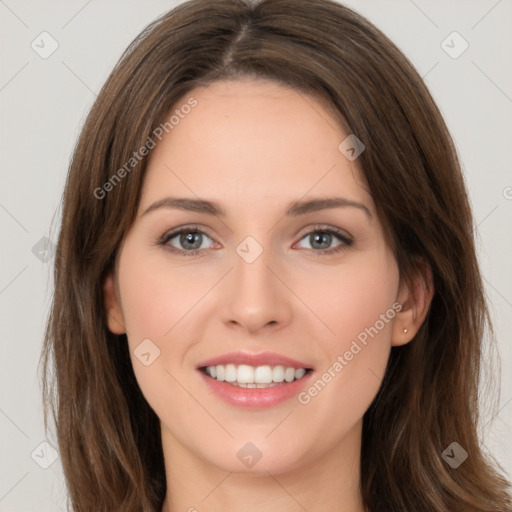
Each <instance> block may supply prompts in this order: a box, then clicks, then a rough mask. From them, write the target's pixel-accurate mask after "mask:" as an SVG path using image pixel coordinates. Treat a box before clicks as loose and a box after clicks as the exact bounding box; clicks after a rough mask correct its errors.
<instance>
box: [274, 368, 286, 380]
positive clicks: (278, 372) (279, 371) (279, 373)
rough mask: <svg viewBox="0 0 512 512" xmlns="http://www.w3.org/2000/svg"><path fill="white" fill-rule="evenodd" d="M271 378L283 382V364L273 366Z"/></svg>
mask: <svg viewBox="0 0 512 512" xmlns="http://www.w3.org/2000/svg"><path fill="white" fill-rule="evenodd" d="M272 380H273V381H274V382H283V380H284V366H274V368H273V370H272Z"/></svg>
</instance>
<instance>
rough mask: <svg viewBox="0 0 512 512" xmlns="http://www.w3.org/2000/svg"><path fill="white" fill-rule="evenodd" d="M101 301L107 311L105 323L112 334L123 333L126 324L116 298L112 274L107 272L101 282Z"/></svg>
mask: <svg viewBox="0 0 512 512" xmlns="http://www.w3.org/2000/svg"><path fill="white" fill-rule="evenodd" d="M103 302H104V305H105V311H106V313H107V325H108V328H109V330H110V331H111V332H112V333H114V334H124V333H125V332H126V326H125V323H124V317H123V311H122V309H121V304H120V302H119V299H118V298H117V293H116V286H115V282H114V276H113V275H112V274H109V275H108V276H107V278H106V279H105V282H104V283H103Z"/></svg>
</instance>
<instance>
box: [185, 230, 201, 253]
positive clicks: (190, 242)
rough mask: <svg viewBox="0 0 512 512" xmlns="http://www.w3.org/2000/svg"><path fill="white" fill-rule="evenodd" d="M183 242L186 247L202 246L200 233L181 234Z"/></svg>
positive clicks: (196, 247) (195, 247)
mask: <svg viewBox="0 0 512 512" xmlns="http://www.w3.org/2000/svg"><path fill="white" fill-rule="evenodd" d="M181 244H182V246H183V247H185V248H186V249H198V248H199V247H201V235H200V233H186V234H184V235H181Z"/></svg>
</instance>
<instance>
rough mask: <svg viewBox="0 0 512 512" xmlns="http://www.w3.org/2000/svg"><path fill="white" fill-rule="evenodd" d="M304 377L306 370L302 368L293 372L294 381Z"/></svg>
mask: <svg viewBox="0 0 512 512" xmlns="http://www.w3.org/2000/svg"><path fill="white" fill-rule="evenodd" d="M304 375H306V370H305V369H304V368H299V369H298V370H295V378H296V379H302V377H304Z"/></svg>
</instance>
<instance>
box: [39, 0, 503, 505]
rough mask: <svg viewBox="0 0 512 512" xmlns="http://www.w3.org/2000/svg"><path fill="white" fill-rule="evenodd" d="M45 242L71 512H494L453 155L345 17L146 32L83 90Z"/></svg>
mask: <svg viewBox="0 0 512 512" xmlns="http://www.w3.org/2000/svg"><path fill="white" fill-rule="evenodd" d="M62 219H63V220H62V227H61V232H60V237H59V242H58V249H57V255H56V266H55V295H54V301H53V307H52V311H51V315H50V318H49V322H48V328H47V335H46V340H45V347H44V353H43V363H44V369H45V374H46V375H47V377H46V378H45V382H44V386H45V387H44V400H45V403H46V404H47V407H48V410H50V408H51V409H52V410H53V412H54V416H55V421H56V428H57V437H58V443H59V448H60V455H61V460H62V465H63V468H64V473H65V476H66V481H67V486H68V490H69V496H70V501H71V506H72V508H73V510H75V511H92V510H94V511H100V510H102V511H103V510H104V511H113V510H123V511H132V510H133V511H135V510H137V511H139V510H144V511H162V512H171V511H172V512H174V511H178V510H190V511H193V510H200V511H202V510H223V511H230V510H240V509H244V510H246V511H250V510H280V511H292V510H293V511H295V510H311V511H313V510H314V511H331V512H332V511H335V510H340V511H341V510H343V511H345V512H362V511H371V512H377V511H383V512H384V511H386V512H389V511H404V510H408V511H409V510H415V511H425V512H427V511H429V512H430V511H433V510H436V511H464V512H467V511H503V510H511V503H510V498H509V495H508V483H507V482H506V480H505V479H504V478H503V477H502V476H501V475H500V473H499V472H498V471H497V469H495V468H494V467H493V464H492V462H491V461H490V460H488V459H486V458H485V457H484V455H483V453H482V451H481V448H480V442H479V439H478V437H477V432H476V427H475V421H476V418H477V393H478V390H477V381H478V375H479V368H480V347H481V340H482V333H483V329H484V326H485V324H486V321H487V310H486V305H485V301H484V297H483V288H482V281H481V276H480V273H479V269H478V265H477V260H476V256H475V248H474V243H473V221H472V217H471V212H470V208H469V204H468V199H467V195H466V191H465V187H464V182H463V178H462V175H461V170H460V165H459V162H458V160H457V155H456V152H455V150H454V147H453V144H452V141H451V138H450V135H449V133H448V130H447V128H446V126H445V124H444V121H443V119H442V117H441V115H440V113H439V111H438V109H437V107H436V105H435V104H434V102H433V100H432V98H431V96H430V94H429V93H428V91H427V89H426V88H425V86H424V84H423V82H422V80H421V78H420V77H419V76H418V74H417V72H416V71H415V70H414V69H413V67H412V66H411V64H410V63H409V62H408V61H407V59H406V58H405V57H404V56H403V55H402V54H401V53H400V51H399V50H398V49H397V48H396V47H395V46H394V45H393V43H391V42H390V41H389V40H388V39H387V38H386V37H385V36H384V35H383V34H382V33H381V32H380V31H378V30H377V29H376V28H375V27H374V26H372V25H371V24H370V23H369V22H368V21H366V20H365V19H363V18H362V17H361V16H359V15H357V14H356V13H354V12H353V11H351V10H350V9H348V8H346V7H344V6H341V5H339V4H337V3H334V2H331V1H329V0H315V1H314V2H310V1H307V0H294V1H291V0H263V1H261V2H249V1H247V2H243V1H235V0H212V1H208V2H203V1H200V0H193V1H190V2H186V3H184V4H182V5H180V6H179V7H177V8H176V9H174V10H172V11H171V12H169V13H167V14H166V15H164V16H163V17H162V18H160V19H159V20H157V21H156V22H154V23H153V24H152V25H151V26H150V27H148V29H147V30H145V31H144V32H143V33H142V34H141V35H140V37H139V38H138V39H137V40H136V41H135V42H134V43H133V44H132V45H131V46H130V47H129V49H128V50H127V51H126V53H125V55H124V56H123V57H122V59H121V60H120V62H119V63H118V65H117V66H116V68H115V69H114V71H113V72H112V74H111V76H110V78H109V79H108V81H107V83H106V84H105V86H104V87H103V89H102V91H101V92H100V94H99V96H98V99H97V101H96V103H95V104H94V106H93V108H92V110H91V112H90V114H89V116H88V118H87V121H86V123H85V126H84V128H83V130H82V133H81V136H80V139H79V141H78V145H77V147H76V149H75V154H74V156H73V160H72V164H71V167H70V171H69V176H68V181H67V184H66V188H65V193H64V205H63V217H62ZM53 366H54V367H55V379H54V380H52V379H51V378H50V372H51V368H52V367H53Z"/></svg>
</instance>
